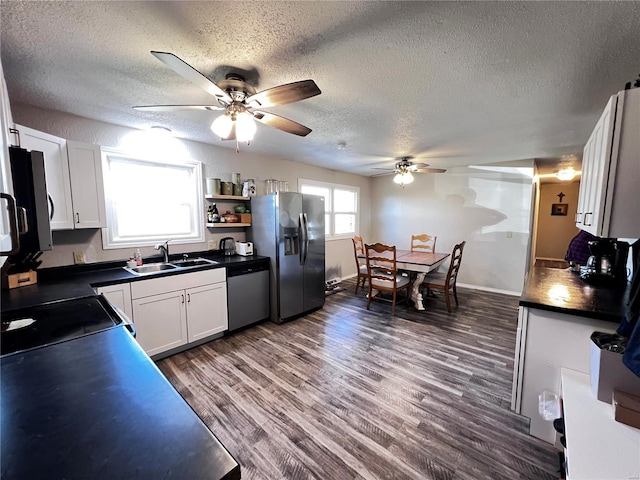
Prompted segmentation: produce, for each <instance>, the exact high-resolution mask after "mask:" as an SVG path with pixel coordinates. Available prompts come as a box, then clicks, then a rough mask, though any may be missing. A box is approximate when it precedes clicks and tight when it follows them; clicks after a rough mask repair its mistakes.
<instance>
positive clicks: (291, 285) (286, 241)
mask: <svg viewBox="0 0 640 480" xmlns="http://www.w3.org/2000/svg"><path fill="white" fill-rule="evenodd" d="M324 215H325V213H324V197H319V196H317V195H307V194H302V193H296V192H282V193H276V194H274V195H264V196H258V197H252V198H251V227H250V228H249V229H248V230H247V239H248V240H249V241H251V242H253V246H254V254H256V255H263V256H265V257H269V258H270V259H271V265H270V267H271V269H270V289H271V320H273V321H274V322H277V323H282V322H284V321H287V320H292V319H294V318H296V317H299V316H301V315H303V314H305V313H308V312H311V311H313V310H317V309H319V308H322V306H323V305H324V287H325V279H324V271H325V266H324V255H325V246H324ZM247 301H251V300H250V299H247Z"/></svg>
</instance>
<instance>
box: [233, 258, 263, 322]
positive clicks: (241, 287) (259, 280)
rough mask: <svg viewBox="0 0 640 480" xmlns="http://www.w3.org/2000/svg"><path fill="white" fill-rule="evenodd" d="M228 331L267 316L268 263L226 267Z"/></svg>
mask: <svg viewBox="0 0 640 480" xmlns="http://www.w3.org/2000/svg"><path fill="white" fill-rule="evenodd" d="M227 302H228V310H229V331H230V332H233V331H234V330H238V329H239V328H242V327H246V326H248V325H252V324H254V323H256V322H259V321H261V320H265V319H267V318H269V264H268V263H266V262H265V263H264V264H261V265H252V266H244V265H238V266H233V267H227Z"/></svg>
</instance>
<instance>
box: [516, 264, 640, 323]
mask: <svg viewBox="0 0 640 480" xmlns="http://www.w3.org/2000/svg"><path fill="white" fill-rule="evenodd" d="M628 296H629V288H628V286H627V288H624V287H622V288H621V287H604V286H593V285H589V284H588V283H586V282H584V281H583V280H582V279H581V278H580V275H579V274H578V273H574V272H571V271H569V270H568V269H559V268H542V267H534V268H532V269H531V271H530V272H529V275H528V277H527V281H526V282H525V286H524V290H523V292H522V296H521V297H520V305H521V306H523V307H530V308H538V309H540V310H549V311H553V312H559V313H566V314H569V315H577V316H581V317H588V318H595V319H598V320H605V321H609V322H615V323H620V321H621V320H622V318H623V317H624V315H625V306H626V303H627V300H628Z"/></svg>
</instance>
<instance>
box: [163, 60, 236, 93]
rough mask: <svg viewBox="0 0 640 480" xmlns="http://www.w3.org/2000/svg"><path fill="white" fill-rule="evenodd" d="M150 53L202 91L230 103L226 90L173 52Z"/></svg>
mask: <svg viewBox="0 0 640 480" xmlns="http://www.w3.org/2000/svg"><path fill="white" fill-rule="evenodd" d="M151 54H152V55H153V56H154V57H156V58H157V59H158V60H160V61H161V62H162V63H164V64H165V65H166V66H168V67H169V68H170V69H171V70H173V71H174V72H176V73H177V74H178V75H180V76H182V77H184V78H186V79H187V80H189V81H190V82H191V83H194V84H196V85H197V86H199V87H200V88H202V89H203V90H204V91H206V92H208V93H209V94H211V95H213V96H214V97H216V98H218V99H219V100H222V101H224V102H226V103H231V101H232V100H231V97H230V96H229V94H228V93H227V92H225V91H224V90H222V89H221V88H220V87H218V86H217V85H216V84H215V83H213V82H212V81H211V80H209V79H208V78H207V77H205V76H204V75H203V74H201V73H200V72H199V71H198V70H196V69H195V68H193V67H192V66H191V65H189V64H188V63H186V62H185V61H184V60H182V59H180V58H179V57H176V56H175V55H174V54H173V53H168V52H156V51H153V50H152V51H151Z"/></svg>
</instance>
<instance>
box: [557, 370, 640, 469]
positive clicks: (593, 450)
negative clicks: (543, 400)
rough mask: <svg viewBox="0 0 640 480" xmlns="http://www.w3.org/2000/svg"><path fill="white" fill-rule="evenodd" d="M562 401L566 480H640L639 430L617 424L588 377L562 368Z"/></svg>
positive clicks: (610, 408)
mask: <svg viewBox="0 0 640 480" xmlns="http://www.w3.org/2000/svg"><path fill="white" fill-rule="evenodd" d="M562 401H563V403H562V404H563V409H564V430H565V436H566V440H567V441H566V444H567V446H566V448H565V459H566V462H567V476H566V478H567V480H584V479H593V478H597V479H598V480H619V479H621V478H639V477H640V430H638V429H637V428H633V427H630V426H629V425H625V424H623V423H618V422H616V421H615V418H614V415H613V407H612V406H611V405H610V404H608V403H605V402H600V401H599V400H598V399H597V398H595V397H594V396H593V394H592V393H591V382H590V380H589V375H588V374H586V373H580V372H576V371H573V370H569V369H565V368H563V369H562Z"/></svg>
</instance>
